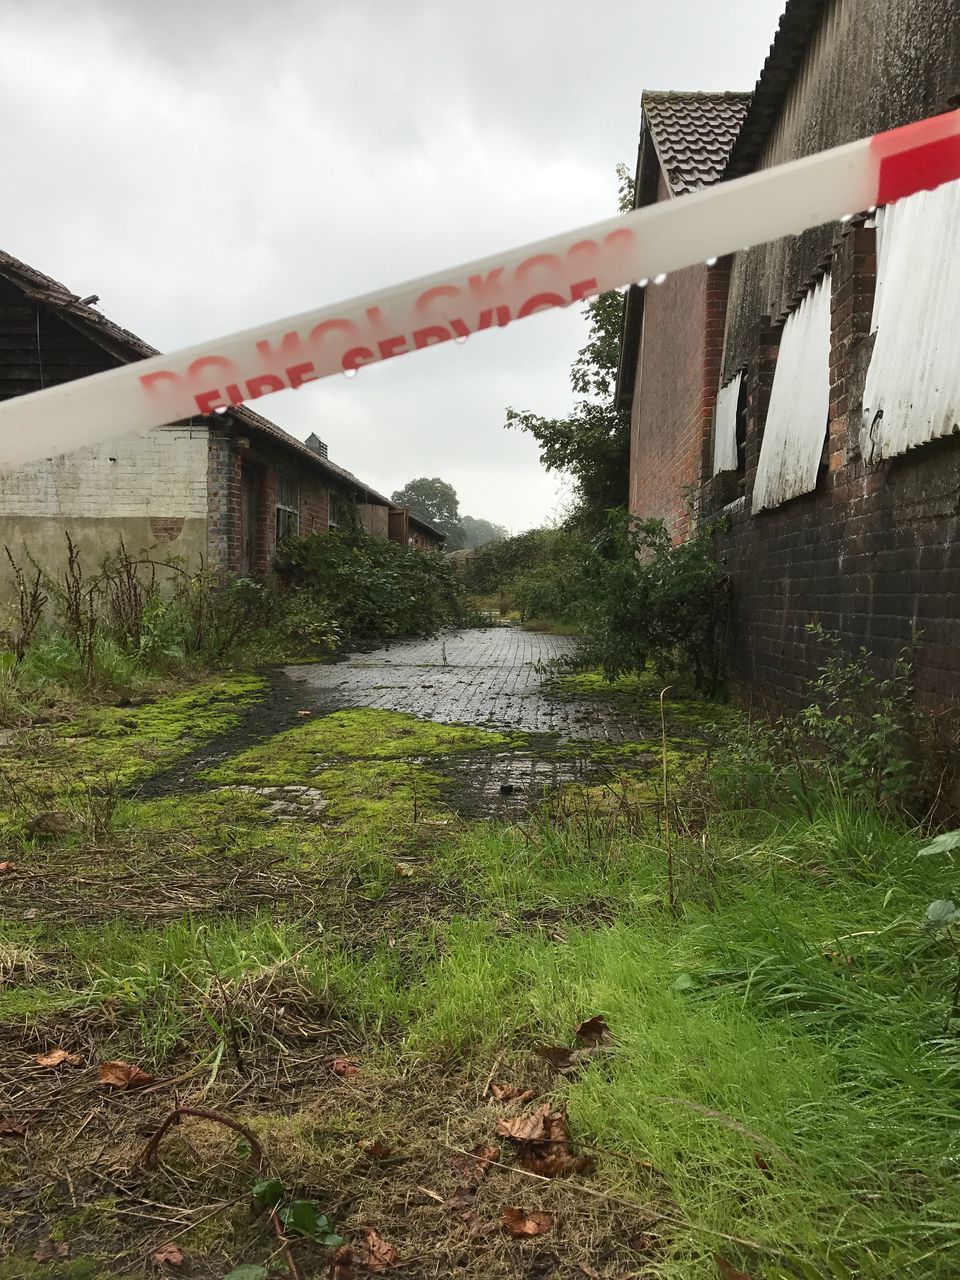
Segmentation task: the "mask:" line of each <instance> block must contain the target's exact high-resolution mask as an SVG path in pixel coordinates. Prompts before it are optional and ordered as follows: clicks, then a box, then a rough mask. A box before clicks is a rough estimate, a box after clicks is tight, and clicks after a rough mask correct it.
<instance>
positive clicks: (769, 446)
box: [753, 274, 830, 511]
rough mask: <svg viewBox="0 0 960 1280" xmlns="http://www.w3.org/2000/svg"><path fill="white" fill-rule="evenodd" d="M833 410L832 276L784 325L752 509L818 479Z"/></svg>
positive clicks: (775, 501)
mask: <svg viewBox="0 0 960 1280" xmlns="http://www.w3.org/2000/svg"><path fill="white" fill-rule="evenodd" d="M829 413H830V276H829V274H827V275H825V276H824V277H823V279H822V280H821V281H820V282H819V283H818V284H816V285H814V287H813V288H812V289H811V290H810V291H809V292H808V293H807V295H806V297H805V298H804V299H803V301H802V302H801V303H800V305H799V307H797V309H796V311H794V312H793V313H792V314H791V315H789V316H788V317H787V322H786V324H785V325H784V326H783V334H782V336H781V338H780V351H779V353H778V355H777V367H776V370H775V372H774V375H773V388H772V390H771V392H770V407H769V409H768V410H767V421H766V424H765V426H764V428H763V443H762V444H761V446H760V461H759V463H758V464H757V478H756V480H755V482H754V486H753V510H754V511H763V510H764V509H765V508H770V507H779V506H780V504H781V503H782V502H786V501H787V499H788V498H795V497H797V495H798V494H801V493H809V492H810V491H811V490H812V489H813V488H815V486H816V483H817V468H818V467H819V465H820V457H821V454H822V453H823V440H824V436H825V435H826V433H827V418H828V416H829Z"/></svg>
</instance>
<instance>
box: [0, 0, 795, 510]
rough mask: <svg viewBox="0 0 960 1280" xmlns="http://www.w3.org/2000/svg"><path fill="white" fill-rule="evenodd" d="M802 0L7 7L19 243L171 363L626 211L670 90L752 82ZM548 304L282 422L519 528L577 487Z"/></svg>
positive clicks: (3, 227)
mask: <svg viewBox="0 0 960 1280" xmlns="http://www.w3.org/2000/svg"><path fill="white" fill-rule="evenodd" d="M782 8H783V0H726V2H725V3H722V4H721V3H717V0H670V2H669V3H664V0H592V3H584V0H526V3H523V0H483V3H474V4H470V5H457V4H453V3H451V2H450V0H445V2H443V3H441V2H440V0H407V3H405V4H396V3H389V2H388V0H270V2H268V3H265V2H264V0H257V2H256V3H253V2H252V0H163V2H162V3H160V2H158V0H60V2H58V0H0V121H2V122H3V124H2V127H0V165H2V169H0V171H2V173H3V175H4V180H3V185H4V192H3V199H2V201H0V245H2V247H3V248H4V249H6V250H7V251H8V252H10V253H13V254H15V255H16V256H17V257H20V258H22V259H24V260H25V261H26V262H29V263H30V264H31V265H32V266H35V267H37V268H38V269H39V270H41V271H45V272H46V273H47V274H48V275H52V276H54V277H56V278H57V279H59V280H61V281H63V282H64V283H65V284H66V285H68V286H69V287H70V288H71V289H72V290H74V291H75V292H76V293H78V294H80V295H81V296H83V295H86V294H91V293H97V294H99V295H100V299H101V302H100V306H101V309H102V310H103V311H104V313H105V314H106V315H108V316H109V317H110V318H111V319H112V320H115V321H116V322H117V323H119V324H121V325H123V326H124V327H125V328H128V329H132V330H133V331H134V332H136V333H139V334H140V335H141V337H143V338H145V339H146V340H147V341H149V342H152V343H154V344H155V345H156V346H158V347H160V348H162V349H166V350H169V349H172V348H175V347H180V346H185V345H187V344H189V343H193V342H199V341H201V340H204V339H207V338H210V337H214V336H216V335H218V334H221V333H225V332H229V331H232V330H235V329H240V328H243V327H245V326H248V325H252V324H255V323H258V322H260V321H264V320H269V319H272V318H276V317H281V316H283V315H286V314H289V313H291V312H296V311H300V310H305V309H307V308H308V307H314V306H319V305H322V304H326V303H333V302H336V301H337V300H339V299H343V298H349V297H351V296H353V295H355V294H359V293H362V292H364V291H367V290H372V289H376V288H379V287H382V286H384V285H387V284H390V283H394V282H397V281H401V280H404V279H407V278H409V277H414V276H418V275H421V274H425V273H427V272H431V271H436V270H440V269H442V268H444V267H446V266H451V265H455V264H457V263H459V262H461V261H465V260H469V259H472V258H475V257H480V256H482V255H486V254H490V253H495V252H496V251H498V250H501V249H505V248H510V247H512V246H513V245H516V244H522V243H524V242H526V241H529V240H535V239H538V238H540V237H543V236H547V235H552V234H555V233H558V232H561V231H564V230H567V229H569V228H573V227H576V226H578V225H580V224H582V223H587V222H592V221H594V220H596V219H599V218H604V217H608V216H609V215H610V214H612V213H613V212H615V209H616V178H615V175H614V168H615V165H616V164H617V162H618V161H620V160H623V161H625V162H626V163H627V164H628V165H629V166H630V168H631V169H632V168H633V166H634V163H635V160H636V145H637V131H638V126H639V103H640V94H641V91H642V90H643V89H744V88H750V87H752V86H753V84H754V83H755V81H756V78H757V74H758V73H759V70H760V67H761V65H762V62H763V59H764V57H765V56H766V52H767V49H768V47H769V44H770V41H771V40H772V38H773V34H774V31H775V28H776V23H777V19H778V17H779V14H780V12H781V10H782ZM583 335H584V325H583V320H582V318H581V316H580V315H579V313H578V312H577V311H575V310H573V309H571V310H569V311H566V312H545V313H542V314H540V315H538V316H536V317H534V318H532V319H531V320H529V321H526V322H524V323H523V324H522V325H511V326H510V327H509V328H508V329H506V330H504V331H498V330H492V331H490V332H489V333H484V334H478V335H475V336H474V337H473V338H471V339H470V340H469V341H468V342H467V343H466V344H464V345H463V346H460V345H455V344H453V343H446V344H444V345H442V346H437V347H433V348H429V349H427V350H425V351H423V352H420V353H417V354H416V355H413V356H410V357H404V358H403V359H399V360H390V361H388V362H386V363H384V364H379V365H374V366H372V367H371V368H369V369H365V370H363V371H362V372H361V374H360V376H358V377H356V378H354V379H352V380H349V381H348V380H346V379H342V378H328V379H325V380H324V381H322V382H318V383H316V384H314V385H312V386H307V387H304V388H301V389H300V390H298V391H296V392H291V391H285V392H282V393H280V394H279V395H275V396H271V397H270V398H269V399H266V400H263V401H261V402H260V403H259V404H258V405H257V408H258V410H260V411H262V412H263V413H265V414H266V416H267V417H271V418H273V419H274V421H276V422H279V423H280V425H281V426H283V427H285V428H286V429H287V430H288V431H291V432H292V433H293V434H294V435H297V436H299V437H301V438H302V437H304V436H306V435H307V434H308V433H309V432H310V431H316V432H317V434H318V435H319V436H320V437H321V438H322V439H324V440H326V441H327V443H328V445H329V448H330V456H331V457H332V458H334V459H335V460H336V461H337V462H339V463H341V465H343V466H346V467H348V468H349V469H350V470H351V471H354V472H356V473H357V474H358V475H360V476H361V477H362V478H363V479H364V480H365V481H366V482H367V483H369V484H370V485H372V486H373V487H375V488H378V489H380V490H383V491H386V492H387V493H390V492H391V491H392V490H393V489H395V488H399V487H400V486H401V485H403V484H404V483H405V482H406V481H407V480H409V479H411V478H412V477H414V476H419V475H430V476H432V475H439V476H441V477H443V478H444V479H446V480H449V481H450V482H451V483H452V484H453V485H454V487H455V488H456V490H457V492H458V494H459V495H460V506H461V511H464V512H467V513H469V514H471V515H474V516H483V517H486V518H488V519H493V520H496V521H498V522H500V523H502V524H505V525H507V526H509V527H510V528H512V529H514V530H519V529H523V528H527V527H529V526H530V525H533V524H537V523H539V522H541V521H543V520H544V519H549V518H551V517H552V515H553V514H554V513H555V511H556V509H557V504H558V499H559V497H560V488H559V486H558V480H557V477H555V476H548V475H547V474H546V473H545V472H544V471H543V470H542V468H541V467H540V465H539V462H538V459H537V451H536V446H535V444H534V442H533V441H532V440H530V439H528V438H527V437H525V436H522V435H520V434H518V433H516V432H513V431H511V432H507V431H504V429H503V421H504V408H505V406H506V405H514V406H515V407H518V408H528V409H533V410H535V411H537V412H540V413H544V414H550V415H559V414H562V413H564V412H565V411H566V409H567V408H568V407H569V405H570V401H571V396H570V389H569V383H568V372H569V367H570V363H571V361H572V359H573V357H574V355H575V354H576V351H577V349H578V347H579V346H580V345H581V343H582V341H583Z"/></svg>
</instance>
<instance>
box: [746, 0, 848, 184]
mask: <svg viewBox="0 0 960 1280" xmlns="http://www.w3.org/2000/svg"><path fill="white" fill-rule="evenodd" d="M829 3H830V0H787V6H786V8H785V9H784V11H783V14H782V16H781V18H780V22H779V25H778V27H777V34H776V35H775V36H774V39H773V44H772V45H771V46H770V53H769V54H768V55H767V60H766V62H765V63H764V64H763V70H762V71H761V72H760V79H759V80H758V81H757V87H756V89H755V90H754V92H753V100H752V102H751V103H750V110H749V111H748V112H747V114H746V118H745V120H744V122H743V128H742V129H741V130H740V133H739V135H738V137H737V140H736V142H735V144H734V146H733V148H732V149H731V151H730V158H729V161H728V163H727V167H726V171H725V173H724V177H726V178H739V177H742V176H743V174H745V173H750V172H751V171H752V170H753V168H754V167H755V165H756V162H757V160H758V159H759V157H760V153H761V151H762V150H763V144H764V142H765V141H766V140H767V137H768V135H769V133H770V130H771V129H772V128H773V125H774V123H775V122H776V120H777V119H778V118H779V115H780V112H781V110H782V109H783V104H784V102H785V101H786V97H787V93H788V92H789V90H790V86H791V85H792V84H793V81H794V79H795V77H796V74H797V71H798V70H799V68H800V64H801V63H802V62H803V59H804V57H805V55H806V52H807V49H808V48H809V45H810V41H811V40H812V39H813V36H814V35H815V33H816V31H817V29H818V28H819V26H820V23H821V21H822V20H823V15H824V12H825V11H826V9H827V7H828V4H829Z"/></svg>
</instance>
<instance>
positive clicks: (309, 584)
mask: <svg viewBox="0 0 960 1280" xmlns="http://www.w3.org/2000/svg"><path fill="white" fill-rule="evenodd" d="M276 567H277V571H278V574H279V575H280V579H281V581H282V582H283V583H284V584H285V585H286V586H288V587H291V588H293V589H294V590H295V591H302V590H308V591H309V592H310V599H311V600H313V601H314V602H315V604H316V605H317V606H318V607H319V608H321V609H324V610H326V613H327V616H328V617H329V618H330V619H331V621H332V620H335V622H336V625H337V626H338V627H339V628H340V633H341V635H342V638H343V641H344V642H345V643H351V642H353V643H356V642H362V641H365V640H370V639H373V638H384V639H393V638H397V637H401V636H423V635H430V634H432V633H434V632H436V631H438V630H440V628H442V627H445V626H450V625H452V624H456V623H459V622H460V621H461V620H462V618H463V614H464V604H463V593H462V588H461V586H460V583H459V581H458V579H457V577H456V575H455V573H454V571H453V569H452V568H451V566H450V565H449V564H448V562H447V561H446V560H445V559H444V557H443V556H442V555H440V554H439V553H434V552H427V551H414V550H411V549H410V548H408V547H403V546H400V545H399V543H396V542H391V541H388V540H387V539H386V538H375V537H372V536H370V535H369V534H367V533H364V532H363V531H362V530H357V529H346V530H343V529H341V530H336V531H330V532H329V533H322V534H317V533H312V534H309V535H308V536H306V537H303V538H289V539H288V540H287V541H286V542H285V543H284V545H283V547H282V548H281V549H280V550H279V551H278V553H277V562H276Z"/></svg>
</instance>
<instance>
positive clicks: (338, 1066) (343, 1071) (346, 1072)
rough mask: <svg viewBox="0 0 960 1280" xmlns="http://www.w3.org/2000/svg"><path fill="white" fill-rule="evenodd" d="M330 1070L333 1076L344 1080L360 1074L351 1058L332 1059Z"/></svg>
mask: <svg viewBox="0 0 960 1280" xmlns="http://www.w3.org/2000/svg"><path fill="white" fill-rule="evenodd" d="M330 1070H331V1071H332V1072H333V1074H334V1075H335V1076H341V1077H343V1078H344V1079H349V1077H350V1076H356V1075H359V1074H360V1068H359V1067H358V1066H357V1064H356V1062H354V1060H353V1058H333V1059H332V1060H331V1062H330Z"/></svg>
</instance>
